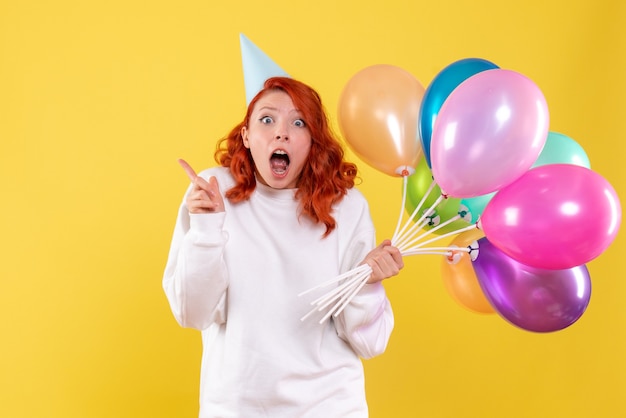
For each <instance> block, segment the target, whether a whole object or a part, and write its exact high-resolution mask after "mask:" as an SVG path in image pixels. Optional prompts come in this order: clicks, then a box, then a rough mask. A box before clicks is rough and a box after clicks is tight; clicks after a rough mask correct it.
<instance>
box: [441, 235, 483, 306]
mask: <svg viewBox="0 0 626 418" xmlns="http://www.w3.org/2000/svg"><path fill="white" fill-rule="evenodd" d="M484 236H485V235H484V233H483V231H481V230H480V229H478V228H476V229H472V230H470V231H466V232H462V233H460V234H459V235H457V237H456V238H455V239H454V240H453V241H452V242H451V243H450V246H457V247H459V248H465V247H467V246H469V245H470V244H471V243H472V242H473V241H477V240H479V239H480V238H482V237H484ZM456 259H457V260H455V262H453V261H451V260H449V259H448V258H447V257H444V258H443V262H442V264H441V276H442V278H443V283H444V286H445V288H446V290H447V291H448V293H449V294H450V296H451V297H452V299H454V300H455V301H456V302H457V303H458V304H459V305H461V306H463V307H464V308H467V309H469V310H470V311H472V312H475V313H483V314H492V313H494V312H495V311H494V309H493V308H492V307H491V304H489V301H488V300H487V298H486V297H485V294H484V293H483V291H482V289H481V288H480V284H479V283H478V278H477V277H476V273H475V272H474V267H473V266H472V260H471V258H470V255H469V254H468V253H466V252H458V253H457V254H456Z"/></svg>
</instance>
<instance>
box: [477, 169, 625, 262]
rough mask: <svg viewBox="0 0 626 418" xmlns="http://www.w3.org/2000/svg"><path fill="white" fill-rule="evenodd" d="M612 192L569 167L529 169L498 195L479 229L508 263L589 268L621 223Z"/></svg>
mask: <svg viewBox="0 0 626 418" xmlns="http://www.w3.org/2000/svg"><path fill="white" fill-rule="evenodd" d="M621 217H622V213H621V206H620V202H619V198H618V197H617V194H616V193H615V189H613V187H612V186H611V185H610V184H609V183H608V182H607V181H606V180H605V179H604V178H603V177H602V176H600V175H599V174H597V173H596V172H594V171H592V170H590V169H588V168H586V167H582V166H577V165H573V164H548V165H544V166H539V167H536V168H533V169H531V170H529V171H527V172H526V173H524V174H523V175H522V176H521V177H520V178H519V179H517V180H516V181H515V182H513V183H511V184H510V185H508V186H507V187H505V188H503V189H501V190H500V191H498V193H496V194H495V196H494V197H493V198H492V199H491V201H489V203H488V204H487V206H486V207H485V210H484V212H483V214H482V216H481V218H480V221H479V226H480V228H481V229H482V230H483V231H484V232H485V236H486V237H487V238H488V239H489V241H490V242H492V243H493V244H494V245H495V246H496V247H498V248H499V249H500V250H502V251H503V252H504V253H506V254H507V255H509V256H510V257H511V258H513V259H515V260H517V261H519V262H521V263H524V264H527V265H529V266H533V267H537V268H542V269H567V268H571V267H574V266H579V265H582V264H585V263H587V262H589V261H590V260H592V259H594V258H596V257H597V256H598V255H600V254H601V253H602V252H603V251H604V250H605V249H606V248H607V247H608V246H609V245H610V244H611V243H612V242H613V240H614V239H615V236H616V235H617V231H618V229H619V226H620V223H621Z"/></svg>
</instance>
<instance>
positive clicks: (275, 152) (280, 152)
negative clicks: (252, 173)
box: [274, 149, 287, 155]
mask: <svg viewBox="0 0 626 418" xmlns="http://www.w3.org/2000/svg"><path fill="white" fill-rule="evenodd" d="M274 154H278V155H287V153H286V152H285V151H283V150H281V149H279V150H276V151H274Z"/></svg>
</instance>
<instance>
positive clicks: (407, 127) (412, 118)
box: [338, 64, 425, 177]
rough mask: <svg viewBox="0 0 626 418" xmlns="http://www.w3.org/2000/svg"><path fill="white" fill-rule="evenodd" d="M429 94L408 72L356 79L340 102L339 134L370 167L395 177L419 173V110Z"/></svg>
mask: <svg viewBox="0 0 626 418" xmlns="http://www.w3.org/2000/svg"><path fill="white" fill-rule="evenodd" d="M424 92H425V89H424V87H423V86H422V85H421V84H420V82H419V81H417V79H415V77H413V75H411V73H409V72H408V71H406V70H404V69H402V68H399V67H396V66H393V65H387V64H378V65H372V66H370V67H366V68H364V69H363V70H361V71H359V72H358V73H356V74H355V75H354V76H353V77H352V78H351V79H350V80H349V81H348V83H347V84H346V86H345V87H344V89H343V91H342V93H341V96H340V98H339V109H338V120H339V129H340V130H341V133H342V134H343V136H344V138H345V140H346V142H347V143H348V145H349V146H350V148H351V149H352V150H353V151H354V153H355V154H356V155H357V156H358V157H359V158H361V159H362V160H363V161H364V162H365V163H367V164H369V165H370V166H372V167H374V168H375V169H377V170H379V171H382V172H383V173H386V174H389V175H391V176H401V177H404V176H407V175H409V174H411V173H413V171H414V170H415V167H416V166H417V163H418V161H419V157H420V156H421V155H422V145H421V141H420V139H419V136H418V135H419V133H418V120H419V109H420V104H421V102H422V98H423V97H424Z"/></svg>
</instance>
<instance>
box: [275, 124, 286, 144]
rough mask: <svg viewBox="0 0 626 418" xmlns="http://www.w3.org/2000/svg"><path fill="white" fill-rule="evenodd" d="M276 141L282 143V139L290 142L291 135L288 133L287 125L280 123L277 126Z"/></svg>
mask: <svg viewBox="0 0 626 418" xmlns="http://www.w3.org/2000/svg"><path fill="white" fill-rule="evenodd" d="M275 139H276V140H277V141H280V140H281V139H282V140H283V141H288V140H289V134H288V133H287V127H286V126H285V124H282V123H279V124H277V125H276V136H275Z"/></svg>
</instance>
